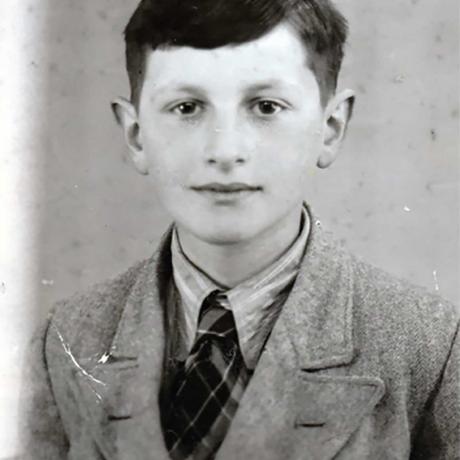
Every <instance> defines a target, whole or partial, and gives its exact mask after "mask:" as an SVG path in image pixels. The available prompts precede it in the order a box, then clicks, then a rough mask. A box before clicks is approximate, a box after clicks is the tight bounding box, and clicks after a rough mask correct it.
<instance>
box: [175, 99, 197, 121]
mask: <svg viewBox="0 0 460 460" xmlns="http://www.w3.org/2000/svg"><path fill="white" fill-rule="evenodd" d="M202 109H203V107H202V106H201V105H200V104H199V103H198V102H195V101H185V102H181V103H180V104H177V105H175V106H174V107H173V108H172V109H171V112H173V113H175V114H177V115H180V116H181V117H185V118H187V117H194V116H196V115H198V114H199V113H201V111H202Z"/></svg>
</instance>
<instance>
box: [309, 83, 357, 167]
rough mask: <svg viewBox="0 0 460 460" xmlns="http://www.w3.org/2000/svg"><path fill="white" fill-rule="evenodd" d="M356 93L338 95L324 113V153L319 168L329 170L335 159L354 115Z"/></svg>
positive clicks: (345, 92)
mask: <svg viewBox="0 0 460 460" xmlns="http://www.w3.org/2000/svg"><path fill="white" fill-rule="evenodd" d="M354 102H355V93H354V92H353V91H352V90H350V89H346V90H344V91H342V92H340V93H338V94H336V95H335V96H334V97H333V98H332V99H331V100H330V101H329V103H328V105H327V107H326V109H325V111H324V122H323V138H322V151H321V154H320V156H319V157H318V162H317V165H318V167H319V168H327V167H328V166H330V165H331V164H332V163H333V162H334V161H335V159H336V158H337V155H338V153H339V150H340V146H341V145H342V141H343V139H344V138H345V134H346V132H347V127H348V122H349V121H350V119H351V115H352V113H353V106H354Z"/></svg>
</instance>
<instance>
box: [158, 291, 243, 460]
mask: <svg viewBox="0 0 460 460" xmlns="http://www.w3.org/2000/svg"><path fill="white" fill-rule="evenodd" d="M221 296H224V294H222V293H221V292H220V291H213V292H212V293H211V294H210V295H209V296H208V297H207V298H206V299H205V300H204V302H203V305H202V307H201V311H200V317H199V324H198V330H197V334H196V337H195V342H194V344H193V347H192V349H191V351H190V354H189V356H188V358H187V359H186V361H185V363H184V365H183V368H182V369H181V370H180V371H179V372H178V374H177V376H176V378H175V380H174V383H173V390H172V398H171V406H170V410H169V413H168V416H167V417H166V424H165V428H166V429H165V441H166V446H167V448H168V450H169V454H170V457H171V458H172V459H173V460H183V459H186V458H189V457H190V456H191V455H192V454H193V458H194V459H195V460H205V459H212V458H214V455H215V453H216V452H217V449H218V448H219V446H220V445H221V443H222V441H223V440H224V437H225V435H226V433H227V431H228V428H229V426H230V423H231V421H232V419H233V416H234V415H235V412H236V410H237V408H238V403H239V400H240V398H241V396H242V394H243V391H244V389H245V387H246V385H247V382H248V380H249V372H248V370H247V368H246V366H245V364H244V361H243V356H242V354H241V351H240V349H239V346H238V335H237V332H236V326H235V320H234V318H233V313H232V312H231V311H230V310H228V309H226V308H223V307H222V306H221V305H220V304H219V297H221Z"/></svg>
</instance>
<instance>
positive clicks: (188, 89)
mask: <svg viewBox="0 0 460 460" xmlns="http://www.w3.org/2000/svg"><path fill="white" fill-rule="evenodd" d="M291 86H293V85H292V84H291V83H286V82H283V81H282V80H278V79H273V80H267V81H261V82H260V83H253V84H251V85H249V86H248V87H245V88H243V89H244V91H245V92H248V93H249V92H257V91H265V90H268V89H281V88H289V87H291ZM168 87H169V88H170V85H161V86H159V87H158V88H156V91H157V92H158V93H162V92H164V91H165V90H166V89H167V88H168ZM170 89H171V90H172V91H177V92H184V93H192V94H196V95H201V94H204V93H206V89H205V88H202V87H201V86H199V85H192V84H185V83H184V84H182V83H180V82H178V83H177V86H174V87H172V88H170Z"/></svg>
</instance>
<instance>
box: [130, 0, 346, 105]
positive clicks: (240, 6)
mask: <svg viewBox="0 0 460 460" xmlns="http://www.w3.org/2000/svg"><path fill="white" fill-rule="evenodd" d="M283 21H286V22H287V23H289V24H291V25H292V26H293V27H294V29H295V30H296V31H297V32H298V34H299V36H300V38H301V39H302V41H303V43H304V44H305V46H306V47H307V49H308V51H309V56H310V62H309V65H310V67H311V69H312V71H313V72H314V74H315V76H316V79H317V81H318V85H319V88H320V92H321V100H322V103H323V104H325V102H326V101H327V100H328V98H329V96H330V94H331V93H334V92H335V89H336V87H337V79H338V74H339V71H340V67H341V64H342V59H343V48H344V44H345V41H346V38H347V22H346V20H345V18H344V17H343V16H342V15H341V14H340V13H339V12H338V11H337V9H336V8H335V7H334V5H333V4H332V3H331V1H330V0H142V1H141V2H140V4H139V6H138V7H137V9H136V11H135V12H134V14H133V16H132V17H131V19H130V21H129V23H128V25H127V26H126V29H125V42H126V69H127V71H128V76H129V82H130V86H131V101H132V102H133V103H134V104H135V105H136V106H137V105H138V103H139V98H140V93H141V89H142V84H143V78H144V71H145V57H146V52H147V50H149V49H150V50H154V49H157V48H167V47H170V46H191V47H194V48H201V49H212V48H217V47H220V46H224V45H238V44H241V43H245V42H249V41H252V40H256V39H257V38H260V37H262V36H263V35H265V34H266V33H268V32H269V31H271V30H272V29H274V28H275V27H276V26H277V25H278V24H280V23H281V22H283Z"/></svg>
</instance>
